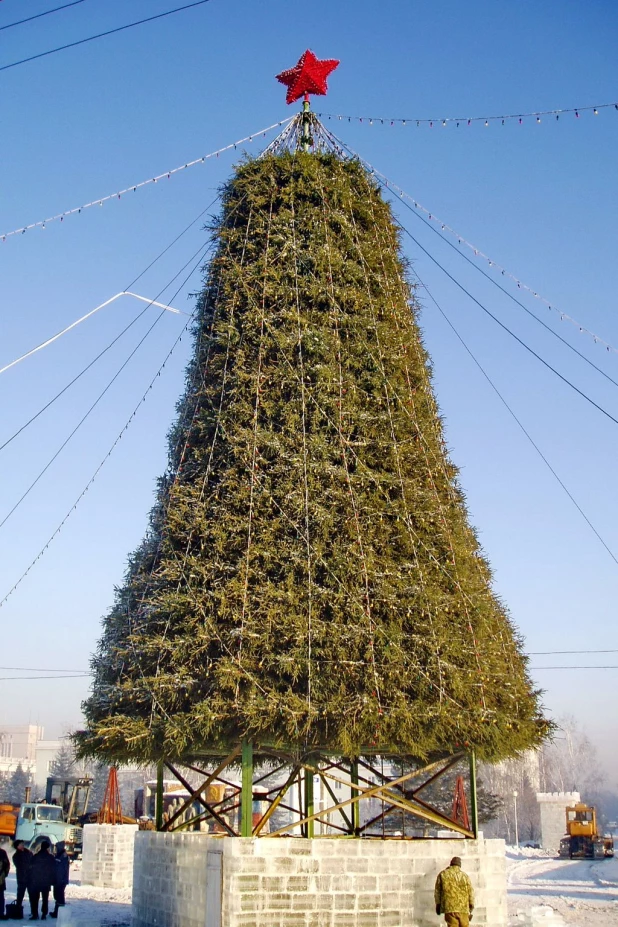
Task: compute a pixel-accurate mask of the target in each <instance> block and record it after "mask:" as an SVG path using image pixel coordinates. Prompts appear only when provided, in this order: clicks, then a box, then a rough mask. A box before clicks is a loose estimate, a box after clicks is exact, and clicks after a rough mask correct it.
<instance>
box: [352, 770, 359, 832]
mask: <svg viewBox="0 0 618 927" xmlns="http://www.w3.org/2000/svg"><path fill="white" fill-rule="evenodd" d="M350 783H351V786H350V798H354V797H355V796H357V795H358V794H359V791H358V789H355V788H354V786H355V785H358V760H352V762H351V763H350ZM351 810H352V814H351V816H350V817H351V819H352V833H353V834H354V836H355V837H358V832H359V829H360V802H357V801H355V802H354V804H353V805H352V807H351Z"/></svg>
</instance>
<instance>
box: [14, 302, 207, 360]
mask: <svg viewBox="0 0 618 927" xmlns="http://www.w3.org/2000/svg"><path fill="white" fill-rule="evenodd" d="M121 296H133V297H134V298H135V299H139V300H141V302H143V303H148V305H149V306H158V307H159V308H160V309H167V310H168V311H169V312H172V313H174V315H188V314H189V313H188V312H183V311H182V309H174V308H173V307H172V306H167V305H165V303H158V302H157V301H156V300H155V299H148V297H147V296H140V295H139V294H138V293H130V292H129V291H128V290H123V291H122V292H121V293H116V294H115V296H111V297H110V298H109V299H106V300H105V302H104V303H100V304H99V305H98V306H95V307H94V309H90V311H89V312H87V313H86V314H85V315H82V316H81V317H80V318H79V319H76V320H75V321H74V322H71V324H70V325H67V326H66V328H63V329H62V331H59V332H56V334H55V335H52V336H51V338H47V339H46V340H45V341H42V342H41V343H40V344H37V346H36V347H35V348H31V349H30V351H26V353H25V354H21V355H20V356H19V357H16V358H15V360H12V361H11V362H10V363H9V364H5V365H4V367H0V374H1V373H5V372H6V371H7V370H10V369H11V367H15V365H16V364H20V363H21V362H22V361H24V360H26V359H27V358H28V357H32V355H33V354H36V353H37V352H38V351H42V350H43V348H47V347H49V345H50V344H53V343H54V341H58V339H59V338H62V336H63V335H66V334H67V333H68V332H70V331H72V330H73V329H74V328H77V326H78V325H81V323H82V322H85V321H86V320H87V319H89V318H91V316H93V315H94V314H95V313H97V312H98V311H99V310H100V309H104V308H105V307H106V306H109V305H110V304H111V303H113V302H115V301H116V300H117V299H120V297H121Z"/></svg>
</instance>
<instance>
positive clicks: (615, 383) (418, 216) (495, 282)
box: [0, 200, 618, 387]
mask: <svg viewBox="0 0 618 927" xmlns="http://www.w3.org/2000/svg"><path fill="white" fill-rule="evenodd" d="M399 202H401V203H402V205H403V206H405V207H406V209H407V210H409V212H410V213H411V215H413V216H414V217H415V218H416V219H418V220H419V221H420V222H422V223H423V225H426V226H427V228H429V229H431V231H432V232H433V233H434V235H437V236H438V238H439V239H440V241H443V242H444V243H445V244H446V245H448V247H449V248H452V249H453V251H454V252H455V254H457V255H459V257H460V258H462V260H464V261H465V262H466V263H467V264H469V265H470V266H471V267H473V268H474V269H475V270H476V271H477V272H478V273H479V274H481V275H482V276H483V277H485V279H486V280H489V282H490V283H491V284H492V285H493V286H495V287H496V288H497V289H498V290H500V292H501V293H504V295H505V296H507V297H508V298H509V299H510V300H511V302H514V303H515V305H516V306H519V307H520V309H523V311H524V312H525V313H526V315H529V316H530V318H532V319H534V321H535V322H537V324H538V325H540V326H541V327H542V328H544V329H545V331H547V332H549V334H550V335H552V337H554V338H556V339H557V340H558V341H560V342H561V343H562V344H563V345H564V346H565V347H566V348H568V350H569V351H572V352H573V353H574V354H577V356H578V357H579V358H580V359H581V360H583V361H584V363H585V364H588V366H589V367H592V369H593V370H596V372H597V373H599V374H600V375H601V376H602V377H603V378H604V379H605V380H607V381H608V382H609V383H611V384H612V385H613V386H616V387H618V381H616V380H614V378H613V377H611V376H610V375H609V374H608V373H606V372H605V371H604V370H603V369H602V368H601V367H599V366H598V365H597V364H595V363H594V361H591V360H590V358H589V357H586V355H585V354H582V352H581V351H579V350H578V349H577V348H576V347H575V346H574V345H572V344H571V342H570V341H567V340H566V338H563V337H562V335H560V334H559V333H558V332H557V331H555V330H554V329H553V328H551V326H549V325H547V323H546V322H544V321H543V320H542V319H540V318H539V317H538V315H536V313H534V312H532V310H530V309H529V308H528V306H526V305H525V303H523V302H522V301H521V300H520V299H517V297H516V296H515V295H514V294H513V293H511V292H510V291H509V290H507V288H506V287H504V286H502V284H501V283H499V282H498V280H495V279H494V278H493V277H492V276H491V275H490V274H488V273H487V271H485V270H483V268H482V267H480V266H479V265H478V264H476V263H475V262H474V261H473V260H472V258H469V257H468V255H467V254H464V252H463V251H460V250H459V248H458V247H457V245H455V244H454V242H452V241H451V240H450V239H449V238H445V236H444V235H442V234H441V233H440V231H439V230H438V229H437V228H436V226H435V225H432V224H431V223H430V222H428V221H427V219H426V218H425V217H424V216H423V215H421V213H419V212H416V210H414V209H412V207H411V206H410V204H409V203H408V202H406V200H400V201H399ZM1 372H2V371H0V373H1Z"/></svg>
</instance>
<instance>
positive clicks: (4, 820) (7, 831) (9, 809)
mask: <svg viewBox="0 0 618 927" xmlns="http://www.w3.org/2000/svg"><path fill="white" fill-rule="evenodd" d="M18 815H19V805H10V804H8V803H4V804H0V837H11V838H13V837H14V836H15V828H16V827H17V817H18Z"/></svg>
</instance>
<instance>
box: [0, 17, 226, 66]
mask: <svg viewBox="0 0 618 927" xmlns="http://www.w3.org/2000/svg"><path fill="white" fill-rule="evenodd" d="M205 3H210V0H194V2H193V3H186V4H185V5H184V6H177V7H176V8H175V9H173V10H166V11H165V12H164V13H157V15H156V16H147V17H146V18H145V19H138V20H136V21H135V22H132V23H127V24H126V25H125V26H117V27H116V28H115V29H107V30H106V31H105V32H99V33H97V35H90V36H88V37H87V38H85V39H78V40H77V41H76V42H67V44H66V45H58V46H56V48H50V49H49V50H48V51H44V52H39V54H38V55H30V57H29V58H21V59H20V60H19V61H12V62H11V64H5V65H3V66H2V67H0V71H8V69H9V68H16V67H17V66H18V65H20V64H27V63H28V62H29V61H36V60H37V59H38V58H46V57H47V55H55V54H56V52H61V51H65V50H66V49H67V48H75V47H76V46H77V45H84V44H85V43H86V42H94V40H95V39H102V38H105V37H106V36H108V35H114V34H115V33H116V32H124V31H125V30H126V29H133V27H134V26H143V25H144V23H151V22H153V21H154V20H155V19H163V18H164V17H165V16H172V15H173V14H174V13H181V12H182V11H183V10H190V9H192V8H193V7H195V6H203V5H204V4H205Z"/></svg>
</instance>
